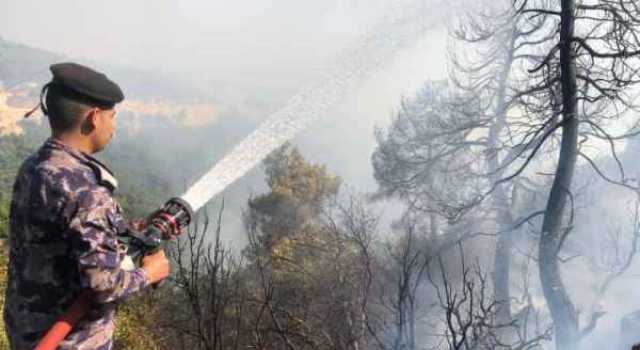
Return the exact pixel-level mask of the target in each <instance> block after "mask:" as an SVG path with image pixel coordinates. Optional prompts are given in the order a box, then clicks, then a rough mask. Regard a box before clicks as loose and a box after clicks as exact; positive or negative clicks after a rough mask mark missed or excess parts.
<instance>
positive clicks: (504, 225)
mask: <svg viewBox="0 0 640 350" xmlns="http://www.w3.org/2000/svg"><path fill="white" fill-rule="evenodd" d="M514 44H515V33H511V36H510V37H509V40H508V43H506V45H505V63H504V67H503V69H502V71H501V72H500V78H499V79H500V81H499V87H498V94H497V99H496V111H495V116H496V118H495V122H494V123H493V125H492V126H491V128H490V129H489V149H490V150H496V149H497V148H498V140H499V138H500V133H501V132H502V129H503V128H504V126H505V123H506V116H507V102H506V90H507V81H508V79H509V73H510V71H511V65H512V63H513V54H514V52H513V51H514ZM491 153H493V152H489V155H488V157H487V163H488V166H489V171H490V172H492V173H493V174H494V175H493V178H492V181H493V182H494V183H495V182H497V181H498V180H500V178H502V176H503V174H504V171H503V170H501V169H503V168H502V167H501V164H500V160H499V159H498V154H497V152H495V153H493V154H491ZM493 205H494V208H495V210H496V214H497V219H498V229H499V231H501V233H500V234H498V236H497V238H496V251H495V257H494V263H493V264H494V266H493V267H494V268H493V290H494V294H495V298H496V302H497V310H496V311H497V312H496V314H497V315H496V316H497V322H498V323H499V324H508V323H509V322H510V321H511V290H510V285H509V280H510V279H509V277H510V275H511V271H510V270H511V251H512V249H513V233H512V232H510V231H508V229H509V228H511V227H513V224H514V220H513V216H512V215H511V207H512V205H510V201H509V198H508V196H507V194H506V192H505V188H504V187H503V186H498V187H497V188H496V190H495V192H494V196H493Z"/></svg>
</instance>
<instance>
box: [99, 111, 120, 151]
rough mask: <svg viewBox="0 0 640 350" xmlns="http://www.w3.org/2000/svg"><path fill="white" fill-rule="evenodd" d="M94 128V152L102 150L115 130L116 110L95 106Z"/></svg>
mask: <svg viewBox="0 0 640 350" xmlns="http://www.w3.org/2000/svg"><path fill="white" fill-rule="evenodd" d="M95 113H96V118H95V122H96V125H95V126H96V129H95V138H94V147H95V152H99V151H101V150H103V149H104V148H105V147H107V145H108V144H109V142H110V141H111V139H112V138H113V134H114V132H115V130H116V110H115V109H114V108H111V109H99V108H96V112H95Z"/></svg>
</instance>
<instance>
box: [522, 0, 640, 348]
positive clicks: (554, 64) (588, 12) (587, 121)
mask: <svg viewBox="0 0 640 350" xmlns="http://www.w3.org/2000/svg"><path fill="white" fill-rule="evenodd" d="M514 7H515V9H516V13H517V15H518V16H523V15H524V16H527V17H528V18H545V19H547V21H548V23H549V25H548V26H546V27H545V28H544V29H545V30H548V29H549V28H551V29H553V31H552V33H553V36H551V37H547V38H546V40H545V42H544V45H542V44H541V45H540V46H539V47H541V48H543V49H544V51H542V52H543V55H542V58H540V59H537V58H536V60H537V61H538V62H537V63H536V64H535V66H533V67H532V68H531V69H530V73H531V74H530V75H529V79H530V83H529V84H528V88H527V90H525V91H524V92H523V93H522V94H521V97H522V100H521V101H522V105H523V106H524V108H525V111H526V112H527V113H529V115H537V116H539V117H540V118H543V120H544V123H543V125H551V126H552V127H551V128H550V129H549V131H550V132H547V133H545V134H544V135H545V137H544V138H543V139H542V140H541V141H540V142H538V145H541V144H542V143H543V142H544V141H545V140H546V139H548V138H549V137H550V136H551V135H553V131H555V129H561V130H562V135H561V137H560V140H559V156H558V161H557V165H556V167H555V171H554V174H553V184H552V186H551V190H550V193H549V198H548V201H547V206H546V210H545V215H544V219H543V223H542V234H541V238H540V245H539V249H538V254H539V256H538V261H539V271H540V279H541V283H542V287H543V292H544V295H545V298H546V300H547V304H548V307H549V310H550V312H551V316H552V318H553V321H554V325H555V336H556V346H557V348H559V349H567V350H572V349H577V348H578V343H579V339H580V333H581V331H580V325H579V319H578V314H577V311H576V308H575V306H574V304H573V302H572V301H571V298H570V296H569V293H568V291H567V289H566V287H565V285H564V283H563V280H562V278H561V275H560V271H559V260H558V254H559V253H560V251H561V250H562V248H563V244H564V242H565V241H566V240H567V236H568V235H570V234H571V232H572V227H571V226H572V225H571V222H570V220H571V217H572V215H571V208H570V207H571V203H572V200H573V199H572V198H573V196H572V180H573V175H574V169H575V165H576V161H577V159H578V157H582V158H583V159H585V160H586V162H587V163H588V164H590V165H592V166H593V168H594V169H595V170H596V172H598V173H600V174H601V175H602V176H603V178H604V179H605V180H607V181H611V182H616V183H619V184H621V185H623V186H629V183H628V180H627V179H626V177H625V174H624V171H623V170H622V166H620V169H619V170H620V179H619V180H614V179H613V178H612V177H610V176H608V175H606V174H603V173H601V172H600V171H599V169H598V167H597V166H596V164H595V162H594V161H593V160H592V159H591V158H590V157H589V156H588V155H587V154H586V153H585V152H583V151H582V150H581V149H582V148H583V147H584V146H585V145H586V144H587V141H588V140H589V138H599V139H604V140H606V141H608V142H610V145H611V150H612V154H613V157H614V158H616V159H617V156H616V154H615V146H614V140H615V139H617V138H620V137H625V136H628V133H625V134H623V135H619V136H611V135H610V134H609V133H608V132H607V131H606V126H608V125H610V124H611V122H614V121H616V120H619V119H621V118H622V117H624V112H625V111H627V110H628V109H629V108H634V106H633V100H632V99H631V96H629V89H630V88H631V87H632V86H633V85H635V84H636V83H637V82H638V74H637V73H638V67H639V65H638V63H639V62H638V60H639V57H640V41H639V40H638V36H637V33H638V29H640V27H639V25H640V21H639V18H640V8H639V7H638V3H637V2H636V1H633V0H619V1H618V0H616V1H610V0H599V1H590V2H580V1H575V0H560V1H548V0H537V1H536V0H516V1H514ZM581 126H582V127H584V128H583V132H582V135H583V139H582V140H580V139H579V135H580V133H581ZM539 148H540V146H537V147H536V148H535V149H534V151H533V152H531V154H530V155H529V157H528V158H529V159H531V158H533V157H534V155H535V153H536V152H535V151H536V150H537V149H539ZM524 166H526V165H524ZM568 207H569V209H570V213H569V215H568V217H569V218H568V220H569V223H568V224H567V223H566V219H567V217H566V216H565V213H567V208H568Z"/></svg>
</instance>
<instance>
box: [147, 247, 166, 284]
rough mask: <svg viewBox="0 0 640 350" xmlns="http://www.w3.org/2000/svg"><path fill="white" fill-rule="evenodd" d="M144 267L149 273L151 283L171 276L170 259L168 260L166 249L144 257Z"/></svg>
mask: <svg viewBox="0 0 640 350" xmlns="http://www.w3.org/2000/svg"><path fill="white" fill-rule="evenodd" d="M142 268H143V269H144V270H145V272H146V273H147V277H148V278H149V284H154V283H158V282H160V281H162V280H163V279H165V278H167V277H168V276H169V270H170V268H169V260H167V257H166V255H165V254H164V250H159V251H158V252H156V253H153V254H149V255H146V256H145V257H143V258H142Z"/></svg>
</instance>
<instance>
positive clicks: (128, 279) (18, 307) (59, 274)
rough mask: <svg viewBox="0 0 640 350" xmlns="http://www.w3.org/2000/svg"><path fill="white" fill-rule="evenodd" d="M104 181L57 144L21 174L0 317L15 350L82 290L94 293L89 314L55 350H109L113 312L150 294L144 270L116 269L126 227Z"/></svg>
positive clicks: (91, 165) (104, 175) (88, 160)
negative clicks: (129, 299)
mask: <svg viewBox="0 0 640 350" xmlns="http://www.w3.org/2000/svg"><path fill="white" fill-rule="evenodd" d="M109 174H110V172H109V171H108V170H107V169H106V167H105V166H104V165H102V164H101V163H100V162H98V161H97V160H96V159H94V158H93V157H91V156H89V155H87V154H84V153H82V152H79V151H77V150H75V149H72V148H70V147H67V146H66V145H64V144H62V143H61V142H59V141H57V140H55V139H49V140H47V142H45V144H44V145H43V146H42V147H41V148H40V149H39V150H38V151H37V152H36V153H35V154H33V155H32V156H31V157H29V158H28V159H27V160H26V161H25V162H24V164H23V165H22V167H21V169H20V171H19V172H18V175H17V177H16V182H15V185H14V188H13V199H12V203H11V212H10V238H9V245H10V256H9V282H8V287H7V291H6V303H5V309H4V321H5V325H6V329H7V333H8V336H9V340H10V343H11V347H12V349H14V350H16V349H20V350H22V349H25V350H26V349H29V350H31V349H33V347H34V346H35V344H37V342H38V341H39V340H40V338H41V337H42V336H43V334H44V333H45V332H46V331H47V330H48V329H49V328H50V327H51V326H52V325H53V323H54V322H55V321H56V319H57V318H58V317H60V316H61V315H62V314H63V313H64V312H65V311H66V310H67V309H68V307H69V306H70V305H71V304H72V303H73V301H74V300H75V299H76V298H77V297H78V295H79V294H80V292H81V290H84V289H89V290H91V291H92V292H93V293H92V296H93V297H92V299H93V305H92V308H91V310H90V312H89V314H88V315H87V316H85V318H84V319H83V320H82V321H81V322H80V323H79V324H78V325H77V326H76V327H75V328H74V329H73V331H72V333H71V334H70V335H69V336H68V337H67V338H66V339H65V341H64V342H63V344H61V346H60V347H59V349H79V350H80V349H92V350H93V349H111V347H112V336H113V332H114V314H115V309H116V305H117V304H118V302H120V301H122V300H123V299H125V298H126V297H127V296H129V295H131V294H132V293H135V292H137V291H139V290H141V289H143V288H144V287H146V286H147V284H148V281H147V277H146V274H145V272H144V270H142V269H141V268H137V269H134V270H133V271H125V270H123V269H122V268H121V266H120V263H121V262H122V260H123V258H124V249H122V247H121V246H119V244H118V239H117V236H118V235H119V234H122V233H124V232H125V231H126V230H127V229H128V224H127V222H126V220H125V218H124V215H123V213H122V209H121V207H120V205H119V204H118V203H117V201H116V200H115V199H114V197H113V191H115V187H117V184H116V183H115V179H113V178H112V177H111V178H109V176H110V175H109Z"/></svg>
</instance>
